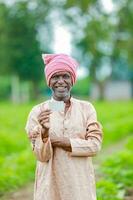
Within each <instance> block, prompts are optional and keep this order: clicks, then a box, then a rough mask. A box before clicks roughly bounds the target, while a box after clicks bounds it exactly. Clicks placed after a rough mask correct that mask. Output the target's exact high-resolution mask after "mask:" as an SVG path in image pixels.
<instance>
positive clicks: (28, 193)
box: [0, 138, 133, 200]
mask: <svg viewBox="0 0 133 200" xmlns="http://www.w3.org/2000/svg"><path fill="white" fill-rule="evenodd" d="M128 139H129V138H128ZM126 142H127V139H126V140H125V139H124V140H122V141H119V142H118V143H116V144H113V145H111V146H110V147H108V148H107V149H103V150H102V151H101V152H100V153H99V155H98V157H97V158H96V159H95V160H94V165H95V168H96V169H97V168H98V165H99V163H100V162H102V160H103V159H105V158H106V157H108V156H110V155H112V154H115V153H116V152H118V151H120V150H122V149H123V147H124V145H125V144H126ZM96 171H97V170H96ZM97 176H98V175H97ZM33 187H34V184H33V183H30V184H29V185H27V186H25V187H23V188H21V189H20V190H18V191H16V192H14V193H9V194H8V195H6V196H4V197H2V198H0V200H33ZM125 200H133V196H131V197H129V198H127V199H125Z"/></svg>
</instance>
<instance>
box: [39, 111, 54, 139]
mask: <svg viewBox="0 0 133 200" xmlns="http://www.w3.org/2000/svg"><path fill="white" fill-rule="evenodd" d="M51 113H52V112H51V110H48V109H47V110H45V111H43V112H41V113H40V115H39V116H38V121H39V123H40V125H41V126H42V139H43V138H46V137H48V131H49V128H50V123H49V118H50V114H51Z"/></svg>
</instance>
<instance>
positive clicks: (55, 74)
mask: <svg viewBox="0 0 133 200" xmlns="http://www.w3.org/2000/svg"><path fill="white" fill-rule="evenodd" d="M65 74H67V75H70V76H71V73H70V72H68V71H59V72H55V73H54V74H53V75H52V77H53V76H57V75H58V76H60V75H65Z"/></svg>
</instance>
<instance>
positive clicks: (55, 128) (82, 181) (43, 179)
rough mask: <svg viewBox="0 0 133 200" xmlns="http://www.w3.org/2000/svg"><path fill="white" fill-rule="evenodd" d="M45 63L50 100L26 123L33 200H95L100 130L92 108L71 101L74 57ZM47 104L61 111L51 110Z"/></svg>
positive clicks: (58, 56)
mask: <svg viewBox="0 0 133 200" xmlns="http://www.w3.org/2000/svg"><path fill="white" fill-rule="evenodd" d="M43 60H44V63H45V64H46V66H45V76H46V80H47V84H48V86H49V87H50V88H51V90H52V99H51V100H48V101H45V102H43V103H41V104H39V105H36V106H35V107H34V108H33V109H32V111H31V112H30V114H29V117H28V120H27V124H26V131H27V133H28V135H29V137H30V139H31V142H32V146H33V151H34V153H35V156H36V158H37V168H36V178H35V188H34V200H96V193H95V177H94V171H93V165H92V157H93V156H95V155H96V154H97V153H98V152H99V150H100V148H101V142H102V130H101V126H100V124H99V123H98V122H97V117H96V111H95V108H94V107H93V105H92V104H91V103H89V102H87V101H81V100H77V99H75V98H73V97H71V93H70V91H71V88H72V86H73V85H74V83H75V82H76V69H77V66H78V64H77V62H76V61H75V60H74V59H73V58H71V57H70V56H68V55H65V54H46V55H43ZM51 101H52V102H55V103H63V105H65V108H64V110H61V111H51V110H50V102H51ZM56 105H57V104H56Z"/></svg>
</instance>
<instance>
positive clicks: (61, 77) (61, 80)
mask: <svg viewBox="0 0 133 200" xmlns="http://www.w3.org/2000/svg"><path fill="white" fill-rule="evenodd" d="M58 83H60V84H62V83H64V79H63V76H59V79H58Z"/></svg>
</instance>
